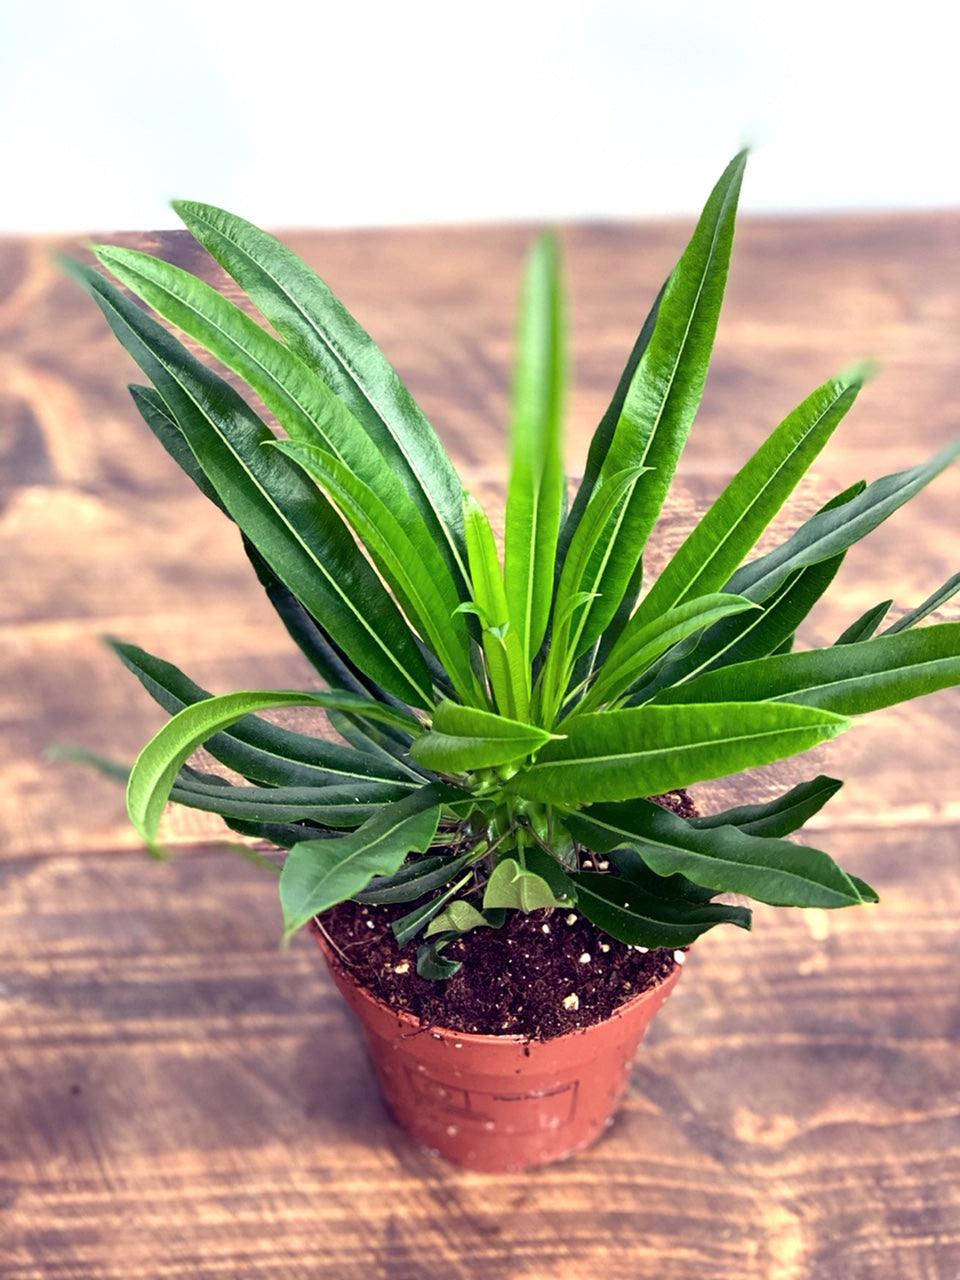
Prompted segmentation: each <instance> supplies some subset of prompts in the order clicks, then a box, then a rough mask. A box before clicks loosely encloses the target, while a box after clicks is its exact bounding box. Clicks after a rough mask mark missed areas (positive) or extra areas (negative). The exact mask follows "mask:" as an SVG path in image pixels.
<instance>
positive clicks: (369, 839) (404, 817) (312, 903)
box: [280, 786, 441, 938]
mask: <svg viewBox="0 0 960 1280" xmlns="http://www.w3.org/2000/svg"><path fill="white" fill-rule="evenodd" d="M440 801H441V794H440V792H439V790H438V789H437V788H435V787H432V786H429V787H424V788H423V789H422V790H420V791H418V792H415V793H414V794H413V795H412V796H407V798H406V799H404V800H397V801H394V803H393V804H389V805H385V806H384V807H383V808H382V809H380V810H379V811H378V812H377V813H376V814H375V815H374V816H373V817H372V818H370V819H369V820H368V821H367V822H365V823H364V824H363V826H362V827H358V828H357V830H356V831H353V832H351V833H350V834H349V835H345V836H340V837H339V838H337V839H334V840H307V841H304V842H303V843H302V844H298V845H294V847H293V848H292V849H291V850H290V853H289V854H288V855H287V860H286V862H285V863H284V866H283V872H282V874H281V876H280V904H281V906H282V907H283V930H284V938H289V937H290V936H291V935H292V934H294V933H296V931H297V930H298V929H300V928H302V926H303V925H305V924H307V923H309V921H310V920H312V919H313V917H314V916H316V915H319V914H320V913H321V912H323V911H327V910H329V908H330V907H333V906H336V904H337V903H338V902H344V901H346V899H347V898H352V897H353V896H354V894H356V893H359V892H360V891H361V890H362V889H364V888H366V886H367V885H368V884H369V883H370V881H371V880H372V879H373V877H374V876H378V875H381V876H382V875H393V873H394V872H395V871H397V870H398V869H399V867H400V866H401V864H402V863H403V861H404V859H405V858H406V857H407V855H408V854H410V853H423V852H424V850H426V849H429V847H430V844H431V842H432V840H433V837H434V835H435V834H436V831H437V823H438V822H439V821H440Z"/></svg>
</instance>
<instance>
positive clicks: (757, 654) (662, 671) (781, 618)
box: [629, 481, 866, 706]
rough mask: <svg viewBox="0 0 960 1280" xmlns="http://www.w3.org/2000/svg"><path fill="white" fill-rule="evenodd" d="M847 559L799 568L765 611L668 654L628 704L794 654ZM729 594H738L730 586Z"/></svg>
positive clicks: (839, 501)
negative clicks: (750, 662) (718, 672)
mask: <svg viewBox="0 0 960 1280" xmlns="http://www.w3.org/2000/svg"><path fill="white" fill-rule="evenodd" d="M865 488H866V484H865V483H864V482H863V481H858V483H857V484H854V485H851V486H850V488H849V489H844V490H843V492H842V493H838V494H837V495H836V496H835V497H833V498H831V499H830V501H829V502H828V503H826V505H825V506H823V507H822V508H821V511H833V510H835V509H837V508H839V507H842V506H843V505H844V504H845V503H848V502H851V501H852V500H853V499H854V498H856V497H858V496H859V495H860V494H861V493H862V492H863V491H864V490H865ZM845 554H846V553H845V552H840V554H838V555H835V556H832V557H831V558H830V559H829V560H823V561H817V562H815V563H814V564H810V565H807V566H805V567H803V568H799V569H794V570H793V571H792V572H791V573H790V574H788V576H787V577H786V578H784V579H783V581H782V582H780V583H778V585H777V587H776V588H775V589H774V590H773V591H772V592H771V594H770V595H769V596H767V597H766V598H764V599H763V601H762V609H761V611H759V612H755V613H753V614H742V615H741V616H740V617H730V618H726V619H723V620H722V621H720V622H718V623H715V624H714V625H713V626H712V627H710V628H709V630H707V631H706V632H705V633H704V634H703V636H701V638H700V639H699V640H697V641H694V643H693V647H692V648H691V647H689V646H687V645H684V646H681V648H679V649H678V650H677V652H676V655H675V656H674V655H669V654H668V655H667V656H666V658H665V659H664V661H663V663H662V664H658V665H657V667H656V668H655V670H654V671H653V672H651V674H650V676H648V677H645V678H644V679H643V680H642V681H641V683H640V688H639V690H638V691H637V692H636V693H635V694H634V696H633V697H631V698H630V699H629V704H630V705H631V706H635V705H639V704H641V703H645V702H649V701H650V700H651V699H652V698H653V697H654V695H655V694H656V693H657V692H658V690H660V689H666V688H668V687H670V686H672V685H681V684H683V683H684V682H685V681H689V680H691V679H693V678H694V677H695V676H698V675H700V674H701V673H702V672H704V671H711V670H714V669H715V668H717V667H722V666H728V665H730V664H731V663H735V662H743V661H746V660H747V659H750V658H763V657H766V656H767V655H768V654H772V653H776V652H778V651H779V650H781V649H783V648H784V646H786V651H787V652H789V650H790V649H791V648H792V647H793V640H794V638H795V637H796V632H797V628H798V627H799V626H800V624H801V623H802V622H803V620H804V619H805V618H806V617H807V615H808V614H809V613H810V611H811V609H812V608H813V607H814V605H815V604H816V603H817V601H818V600H819V599H820V598H821V596H822V595H823V594H824V592H825V591H826V590H827V588H828V587H829V586H830V584H831V583H832V582H833V580H834V578H835V577H836V575H837V573H838V572H839V570H840V566H841V565H842V564H843V559H844V556H845ZM727 594H733V593H732V592H731V591H730V588H729V586H728V588H727Z"/></svg>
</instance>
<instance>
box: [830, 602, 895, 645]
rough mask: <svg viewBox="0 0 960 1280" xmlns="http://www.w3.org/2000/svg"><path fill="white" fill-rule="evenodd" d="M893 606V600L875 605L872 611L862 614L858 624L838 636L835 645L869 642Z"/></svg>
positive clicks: (853, 624) (852, 623)
mask: <svg viewBox="0 0 960 1280" xmlns="http://www.w3.org/2000/svg"><path fill="white" fill-rule="evenodd" d="M892 604H893V601H892V600H881V601H880V603H879V604H875V605H874V606H873V608H872V609H868V610H867V611H866V613H863V614H861V615H860V617H859V618H857V620H856V622H851V623H850V626H849V627H847V629H846V630H845V631H843V632H841V634H840V635H839V636H837V638H836V640H835V641H834V644H856V643H857V641H858V640H869V639H870V637H871V636H872V635H873V634H874V633H875V632H876V630H877V627H879V625H880V623H881V622H882V621H883V620H884V618H885V617H886V616H887V613H888V611H889V609H890V606H891V605H892Z"/></svg>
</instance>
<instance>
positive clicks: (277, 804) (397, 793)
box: [171, 779, 410, 827]
mask: <svg viewBox="0 0 960 1280" xmlns="http://www.w3.org/2000/svg"><path fill="white" fill-rule="evenodd" d="M409 794H410V790H409V788H407V787H405V786H403V785H402V784H394V785H391V784H390V783H386V782H357V783H354V784H352V785H350V784H346V783H334V784H331V785H329V786H326V787H234V786H231V785H230V784H226V785H216V784H211V783H204V782H199V781H197V780H194V779H188V780H184V779H178V781H177V782H176V783H175V785H174V786H173V789H172V791H171V799H172V800H174V801H176V802H177V803H178V804H182V805H186V806H187V807H188V808H190V809H203V810H205V811H206V812H207V813H218V814H220V815H221V817H224V818H241V819H245V820H246V821H248V822H305V821H312V822H316V823H319V824H320V825H321V826H325V827H358V826H359V825H360V824H361V823H362V822H365V821H366V820H367V818H369V817H371V816H372V815H373V814H374V813H375V812H376V811H377V810H378V809H379V808H380V807H381V806H382V805H385V804H389V803H391V801H394V800H402V799H403V798H404V797H405V796H408V795H409Z"/></svg>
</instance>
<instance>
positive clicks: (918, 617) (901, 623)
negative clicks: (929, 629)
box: [881, 573, 960, 636]
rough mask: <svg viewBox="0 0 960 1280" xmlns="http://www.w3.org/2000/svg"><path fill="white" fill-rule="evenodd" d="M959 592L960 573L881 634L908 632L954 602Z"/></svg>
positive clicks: (890, 634) (893, 634) (889, 634)
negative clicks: (948, 603) (941, 607)
mask: <svg viewBox="0 0 960 1280" xmlns="http://www.w3.org/2000/svg"><path fill="white" fill-rule="evenodd" d="M958 591H960V573H955V574H954V575H953V577H952V578H948V579H947V581H946V582H945V583H944V584H943V586H942V587H937V589H936V591H934V592H933V594H932V595H929V596H927V598H926V600H924V601H923V603H922V604H918V605H917V607H916V608H915V609H911V610H910V612H909V613H905V614H904V615H903V617H902V618H898V619H897V620H896V622H895V623H894V624H893V626H892V627H887V629H886V631H883V632H881V635H885V636H895V635H896V634H897V633H898V632H900V631H908V630H909V629H910V627H915V626H916V625H917V623H918V622H922V621H923V619H924V618H928V617H929V616H930V614H931V613H933V612H934V611H935V610H936V609H939V608H940V606H941V605H942V604H946V603H947V601H948V600H952V599H953V597H954V596H955V595H956V594H957V592H958Z"/></svg>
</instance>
